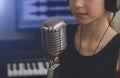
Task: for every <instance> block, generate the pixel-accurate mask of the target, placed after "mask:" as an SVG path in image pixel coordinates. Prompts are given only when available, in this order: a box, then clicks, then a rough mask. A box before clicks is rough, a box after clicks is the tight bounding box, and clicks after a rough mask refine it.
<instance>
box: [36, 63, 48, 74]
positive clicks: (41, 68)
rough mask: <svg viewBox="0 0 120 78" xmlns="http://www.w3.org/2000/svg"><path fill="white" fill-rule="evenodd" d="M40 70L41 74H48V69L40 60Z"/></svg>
mask: <svg viewBox="0 0 120 78" xmlns="http://www.w3.org/2000/svg"><path fill="white" fill-rule="evenodd" d="M38 67H39V72H40V74H41V75H47V69H46V68H45V67H44V64H43V63H42V62H38Z"/></svg>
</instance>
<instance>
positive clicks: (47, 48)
mask: <svg viewBox="0 0 120 78" xmlns="http://www.w3.org/2000/svg"><path fill="white" fill-rule="evenodd" d="M41 36H42V47H43V51H44V52H46V53H48V54H49V55H50V58H49V68H48V73H47V78H56V74H55V69H56V68H57V67H58V66H59V65H60V63H59V57H58V55H59V54H60V53H62V52H63V51H64V50H65V48H66V46H67V41H66V40H67V39H66V23H65V22H64V21H63V20H61V19H57V18H54V19H50V20H47V21H45V22H44V23H43V24H42V26H41Z"/></svg>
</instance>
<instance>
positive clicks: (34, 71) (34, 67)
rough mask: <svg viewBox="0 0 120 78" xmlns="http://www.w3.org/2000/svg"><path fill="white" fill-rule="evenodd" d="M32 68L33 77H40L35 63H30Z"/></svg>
mask: <svg viewBox="0 0 120 78" xmlns="http://www.w3.org/2000/svg"><path fill="white" fill-rule="evenodd" d="M32 67H33V75H40V74H39V72H38V69H37V67H36V65H35V63H32Z"/></svg>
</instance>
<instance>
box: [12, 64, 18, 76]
mask: <svg viewBox="0 0 120 78" xmlns="http://www.w3.org/2000/svg"><path fill="white" fill-rule="evenodd" d="M13 76H15V77H16V76H18V70H17V65H16V63H13Z"/></svg>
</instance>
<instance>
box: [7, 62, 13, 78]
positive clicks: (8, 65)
mask: <svg viewBox="0 0 120 78" xmlns="http://www.w3.org/2000/svg"><path fill="white" fill-rule="evenodd" d="M7 75H8V77H12V76H13V70H11V64H7Z"/></svg>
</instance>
